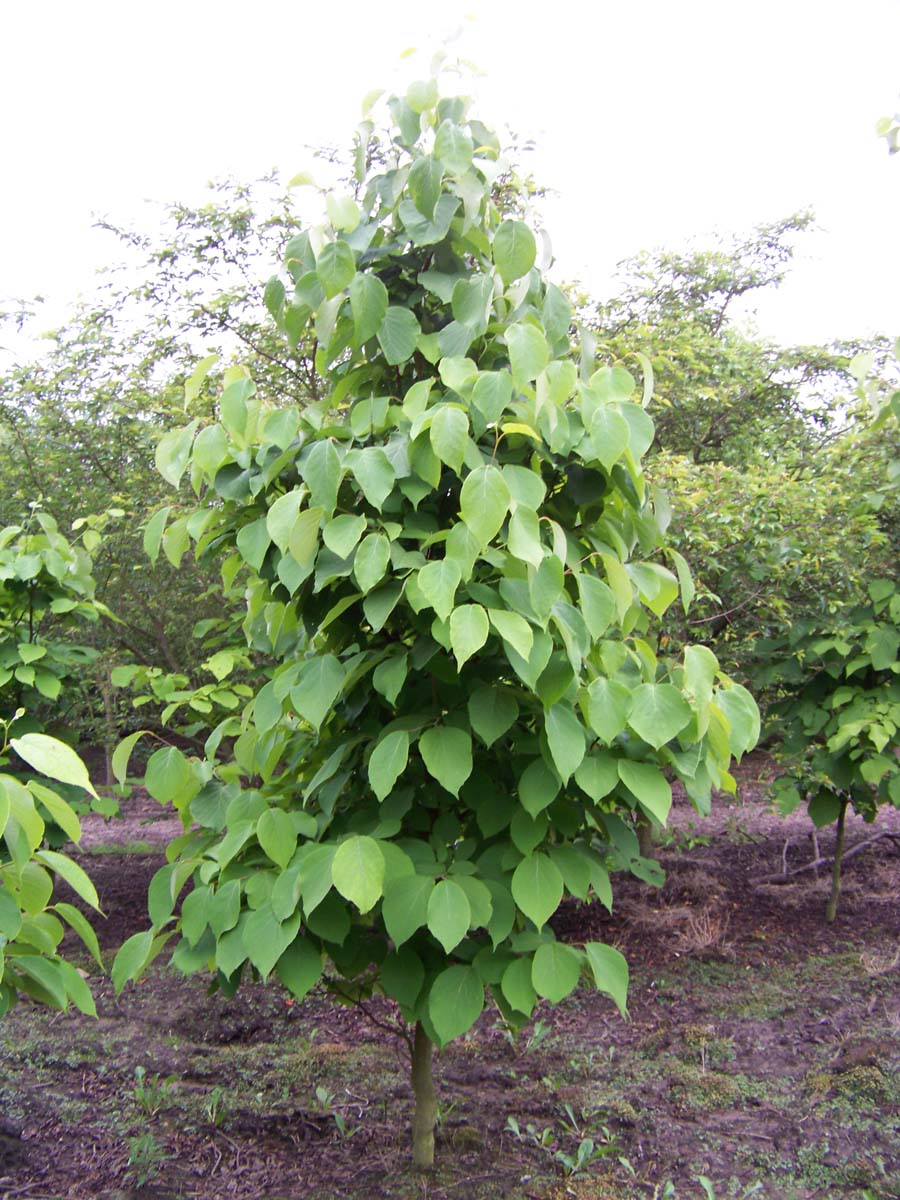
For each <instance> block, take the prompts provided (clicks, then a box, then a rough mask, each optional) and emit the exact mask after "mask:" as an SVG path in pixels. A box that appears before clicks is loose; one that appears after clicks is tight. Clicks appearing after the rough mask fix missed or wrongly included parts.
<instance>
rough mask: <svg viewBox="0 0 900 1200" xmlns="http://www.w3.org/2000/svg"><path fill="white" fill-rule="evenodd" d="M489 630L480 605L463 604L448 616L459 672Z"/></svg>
mask: <svg viewBox="0 0 900 1200" xmlns="http://www.w3.org/2000/svg"><path fill="white" fill-rule="evenodd" d="M445 561H446V560H445ZM489 628H490V626H489V624H488V618H487V613H486V612H485V611H484V609H483V608H482V607H481V605H480V604H463V605H461V606H460V607H459V608H454V610H453V612H452V613H451V614H450V645H451V647H452V648H453V653H454V654H455V655H456V665H457V667H458V669H459V670H460V671H461V670H462V668H463V663H464V662H466V660H467V659H469V658H471V657H472V655H473V654H475V653H476V652H477V651H479V650H480V649H481V647H482V646H483V645H484V643H485V642H486V641H487V638H488V631H489Z"/></svg>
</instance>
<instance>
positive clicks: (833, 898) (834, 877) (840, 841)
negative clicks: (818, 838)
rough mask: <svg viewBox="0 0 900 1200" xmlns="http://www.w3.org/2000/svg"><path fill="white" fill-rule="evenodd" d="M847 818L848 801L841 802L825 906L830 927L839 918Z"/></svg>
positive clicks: (826, 918)
mask: <svg viewBox="0 0 900 1200" xmlns="http://www.w3.org/2000/svg"><path fill="white" fill-rule="evenodd" d="M846 816H847V801H846V800H842V801H841V811H840V812H839V813H838V819H837V840H836V842H835V844H834V866H833V867H832V869H831V895H830V896H829V897H828V904H827V905H826V906H825V920H826V921H827V922H828V924H829V925H830V924H831V923H832V921H833V920H834V918H835V917H836V916H837V909H838V900H840V898H841V862H842V859H843V857H844V821H845V818H846Z"/></svg>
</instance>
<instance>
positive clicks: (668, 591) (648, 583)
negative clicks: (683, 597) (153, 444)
mask: <svg viewBox="0 0 900 1200" xmlns="http://www.w3.org/2000/svg"><path fill="white" fill-rule="evenodd" d="M626 569H627V571H628V574H629V575H630V576H631V578H632V580H633V581H634V582H635V583H636V584H637V588H638V592H639V594H640V598H641V600H642V602H643V603H644V604H646V605H647V607H648V608H649V609H650V611H651V612H652V613H655V614H656V616H658V617H661V616H662V615H663V613H664V612H665V611H666V609H667V608H668V607H669V605H670V604H672V603H673V602H674V601H675V600H676V599H677V598H678V581H677V579H676V578H675V576H674V575H673V574H672V572H671V571H670V570H668V569H667V568H666V567H663V566H660V564H659V563H629V564H628V566H627V568H626Z"/></svg>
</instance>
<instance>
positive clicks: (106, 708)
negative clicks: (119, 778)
mask: <svg viewBox="0 0 900 1200" xmlns="http://www.w3.org/2000/svg"><path fill="white" fill-rule="evenodd" d="M101 688H102V691H103V757H104V759H105V765H106V786H107V787H110V788H111V787H114V786H115V783H116V777H115V774H114V773H113V765H112V756H113V751H114V750H115V741H116V713H115V709H114V707H113V695H112V678H111V675H110V671H109V667H108V666H107V667H104V669H103V682H102V684H101Z"/></svg>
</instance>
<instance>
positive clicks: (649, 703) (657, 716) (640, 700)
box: [592, 683, 692, 750]
mask: <svg viewBox="0 0 900 1200" xmlns="http://www.w3.org/2000/svg"><path fill="white" fill-rule="evenodd" d="M691 716H692V713H691V709H690V706H689V704H688V702H687V701H686V700H685V698H684V696H682V694H681V692H679V690H678V689H677V688H676V687H673V686H672V684H671V683H642V684H641V685H640V686H639V687H637V688H635V690H634V691H633V692H632V693H631V712H630V713H629V714H628V724H629V725H630V726H631V728H632V729H633V730H634V732H635V733H636V734H637V735H638V737H641V738H643V739H644V741H645V742H647V743H648V744H649V745H651V746H652V747H653V748H654V750H659V749H660V747H661V746H664V745H665V744H666V742H670V741H671V740H672V738H673V737H675V736H676V735H677V734H679V733H680V732H681V731H682V729H684V728H685V726H686V725H688V724H689V723H690V720H691ZM592 724H593V722H592Z"/></svg>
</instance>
